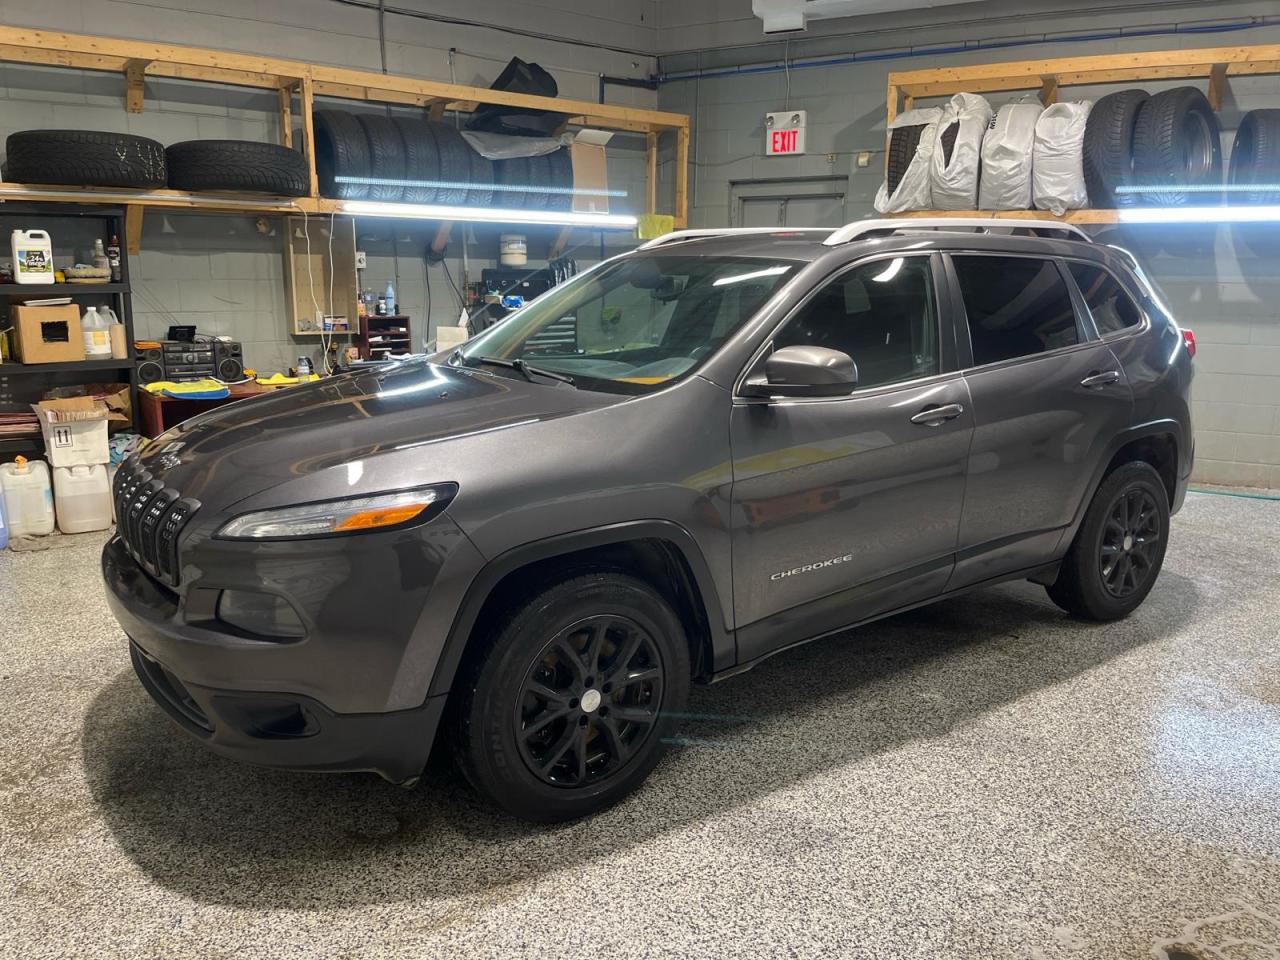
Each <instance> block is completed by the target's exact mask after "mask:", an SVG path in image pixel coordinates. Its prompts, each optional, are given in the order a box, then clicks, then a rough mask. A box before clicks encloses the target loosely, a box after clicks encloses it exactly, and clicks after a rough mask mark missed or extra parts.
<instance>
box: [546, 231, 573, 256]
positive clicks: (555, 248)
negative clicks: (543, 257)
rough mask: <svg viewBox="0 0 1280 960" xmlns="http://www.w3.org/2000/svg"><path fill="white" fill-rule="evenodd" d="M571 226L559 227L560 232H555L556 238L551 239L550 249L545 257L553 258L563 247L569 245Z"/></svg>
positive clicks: (561, 251) (560, 252)
mask: <svg viewBox="0 0 1280 960" xmlns="http://www.w3.org/2000/svg"><path fill="white" fill-rule="evenodd" d="M572 229H573V228H572V227H561V228H560V232H559V233H557V234H556V238H555V239H554V240H552V241H551V249H550V250H549V251H547V259H548V260H555V259H556V258H557V257H559V256H560V254H562V253H564V248H565V247H567V246H568V245H569V231H570V230H572Z"/></svg>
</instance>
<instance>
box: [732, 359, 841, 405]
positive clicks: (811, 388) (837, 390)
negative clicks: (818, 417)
mask: <svg viewBox="0 0 1280 960" xmlns="http://www.w3.org/2000/svg"><path fill="white" fill-rule="evenodd" d="M857 385H858V365H857V364H855V363H854V362H853V358H852V357H850V356H849V355H848V354H847V353H841V352H840V351H839V350H831V349H828V348H827V347H783V348H782V349H781V350H776V351H774V353H773V355H772V356H770V357H769V359H768V360H766V361H765V364H764V373H763V374H759V373H757V374H753V375H752V376H750V377H748V378H747V381H746V383H744V384H743V391H742V392H743V394H744V395H746V396H748V397H844V396H848V395H849V394H851V393H853V388H854V387H856V386H857Z"/></svg>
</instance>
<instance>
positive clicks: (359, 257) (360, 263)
mask: <svg viewBox="0 0 1280 960" xmlns="http://www.w3.org/2000/svg"><path fill="white" fill-rule="evenodd" d="M367 266H369V258H368V257H367V256H366V255H365V252H364V251H363V250H357V251H356V269H357V270H363V269H364V268H365V267H367Z"/></svg>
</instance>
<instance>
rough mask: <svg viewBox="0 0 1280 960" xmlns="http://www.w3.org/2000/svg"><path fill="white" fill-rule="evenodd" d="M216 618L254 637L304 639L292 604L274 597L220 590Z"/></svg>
mask: <svg viewBox="0 0 1280 960" xmlns="http://www.w3.org/2000/svg"><path fill="white" fill-rule="evenodd" d="M217 616H218V619H219V620H221V621H222V622H223V623H225V624H227V625H228V626H230V627H235V628H236V629H237V630H242V631H244V632H245V633H250V634H253V635H254V636H257V637H266V638H268V639H280V640H298V639H301V638H302V637H305V636H306V635H307V630H306V627H304V626H303V625H302V618H300V617H299V616H298V612H297V611H296V610H294V609H293V606H292V604H290V603H289V601H288V600H286V599H284V597H278V596H276V595H275V594H274V593H254V592H252V591H249V590H223V591H222V595H221V596H219V597H218V613H217Z"/></svg>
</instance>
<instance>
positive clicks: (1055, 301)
mask: <svg viewBox="0 0 1280 960" xmlns="http://www.w3.org/2000/svg"><path fill="white" fill-rule="evenodd" d="M952 261H953V262H954V264H955V269H956V277H957V278H958V279H959V281H960V293H961V296H963V298H964V307H965V312H966V313H967V314H968V318H969V338H970V340H971V341H972V343H973V362H974V365H975V366H982V365H983V364H985V363H997V362H999V361H1001V360H1010V359H1013V358H1014V357H1028V356H1034V355H1035V354H1037V353H1045V352H1046V351H1049V350H1057V349H1059V348H1061V347H1069V346H1071V345H1072V344H1075V343H1079V342H1080V332H1079V330H1078V329H1077V327H1076V313H1075V307H1074V306H1073V304H1072V302H1071V293H1070V292H1069V291H1068V289H1067V284H1066V281H1064V280H1063V278H1062V274H1061V273H1060V272H1059V271H1058V265H1057V264H1056V263H1054V262H1053V261H1052V260H1041V259H1038V258H1035V257H987V256H982V257H979V256H959V257H953V258H952Z"/></svg>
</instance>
